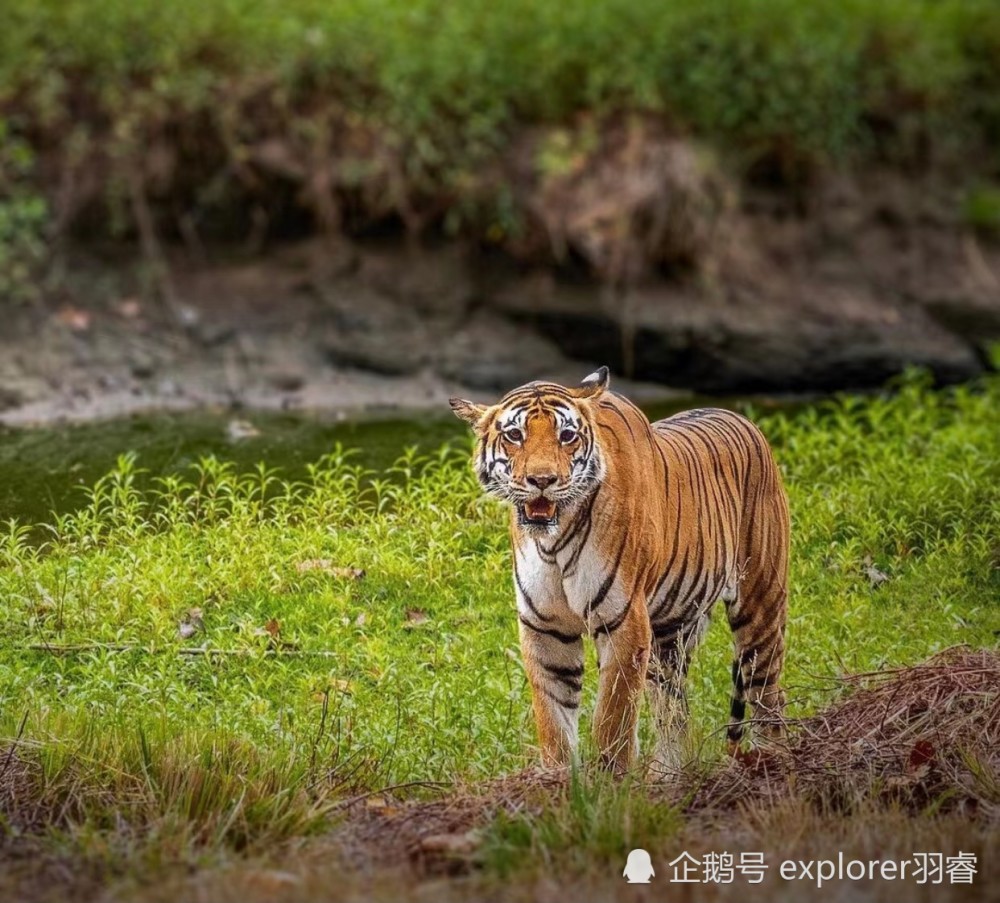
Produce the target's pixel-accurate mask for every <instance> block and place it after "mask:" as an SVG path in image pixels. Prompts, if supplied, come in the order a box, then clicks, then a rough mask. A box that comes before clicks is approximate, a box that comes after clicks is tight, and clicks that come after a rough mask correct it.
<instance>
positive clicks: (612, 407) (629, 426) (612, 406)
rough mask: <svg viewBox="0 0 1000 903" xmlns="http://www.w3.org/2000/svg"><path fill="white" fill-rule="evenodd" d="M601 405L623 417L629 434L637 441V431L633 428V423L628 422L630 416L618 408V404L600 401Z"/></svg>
mask: <svg viewBox="0 0 1000 903" xmlns="http://www.w3.org/2000/svg"><path fill="white" fill-rule="evenodd" d="M599 407H602V408H604V410H606V411H611V412H612V413H613V414H617V415H618V417H619V418H620V419H621V422H622V423H624V424H625V429H627V430H628V434H629V435H630V436H631V437H632V441H633V442H635V432H634V431H633V430H632V424H631V423H629V422H628V417H626V416H625V415H624V414H623V413H622V412H621V411H619V410H618V406H617V405H615V404H612V403H611V402H609V401H602V402H600V405H599Z"/></svg>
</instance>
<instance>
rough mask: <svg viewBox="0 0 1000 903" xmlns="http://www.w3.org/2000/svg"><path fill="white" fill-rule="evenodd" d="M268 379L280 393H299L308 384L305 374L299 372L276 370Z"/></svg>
mask: <svg viewBox="0 0 1000 903" xmlns="http://www.w3.org/2000/svg"><path fill="white" fill-rule="evenodd" d="M267 379H268V382H269V383H270V384H271V385H272V386H274V388H275V389H277V390H278V391H279V392H298V390H299V389H301V388H302V387H303V386H304V385H305V384H306V377H305V374H303V373H300V372H299V371H297V370H275V371H274V372H272V373H270V374H268V377H267Z"/></svg>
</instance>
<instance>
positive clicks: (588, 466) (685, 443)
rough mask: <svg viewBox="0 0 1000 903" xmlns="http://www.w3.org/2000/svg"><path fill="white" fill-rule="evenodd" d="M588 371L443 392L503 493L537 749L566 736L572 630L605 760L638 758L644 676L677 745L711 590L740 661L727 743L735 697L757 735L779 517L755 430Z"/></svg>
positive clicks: (573, 686)
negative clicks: (638, 402)
mask: <svg viewBox="0 0 1000 903" xmlns="http://www.w3.org/2000/svg"><path fill="white" fill-rule="evenodd" d="M606 386H607V372H606V370H603V369H602V370H601V371H599V372H598V373H597V374H594V376H592V377H588V379H587V380H586V381H585V382H584V384H583V385H582V386H581V387H579V388H572V389H570V388H566V387H564V386H558V385H556V384H553V383H531V384H528V385H527V386H523V387H521V388H519V389H515V390H514V391H512V392H510V393H508V394H507V395H506V396H505V397H504V398H503V399H502V400H501V401H500V402H499V403H498V404H497V405H494V406H492V407H481V406H477V405H473V404H472V403H471V402H464V401H460V400H457V399H456V400H453V403H452V407H453V408H454V409H455V411H456V413H457V414H458V416H460V417H462V418H463V419H465V420H467V421H468V422H469V423H470V424H471V425H472V426H473V428H474V430H475V431H476V433H477V435H478V437H479V443H478V447H477V451H476V458H475V466H476V471H477V473H478V475H479V477H480V480H481V482H482V483H483V485H484V487H485V488H486V490H487V491H488V492H490V493H491V494H493V495H496V496H498V497H500V498H503V499H505V500H506V501H508V502H510V503H511V504H512V513H511V540H512V546H513V552H514V578H515V590H516V593H517V601H518V612H519V617H520V620H521V645H522V653H523V656H524V661H525V667H526V670H527V674H528V678H529V682H530V684H531V688H532V698H533V705H534V712H535V720H536V724H537V728H538V737H539V744H540V746H541V750H542V757H543V760H544V761H546V762H548V763H559V762H565V761H567V760H568V759H569V758H570V756H571V755H572V754H573V752H574V750H575V748H576V742H577V737H576V723H577V717H578V709H579V699H580V688H581V682H582V676H583V644H582V641H581V637H582V636H583V634H585V633H589V634H590V635H591V636H592V637H593V638H594V640H595V642H596V644H597V649H598V658H599V665H600V684H599V691H598V701H597V710H596V712H595V717H594V734H595V738H596V741H597V745H598V749H599V750H600V753H601V757H602V760H603V761H604V762H605V763H607V764H608V765H609V766H610V767H612V768H614V769H615V770H622V769H625V768H627V767H629V766H630V765H631V764H632V763H633V762H634V760H635V755H636V745H637V744H636V736H637V732H636V724H637V718H638V711H639V705H640V702H641V694H642V688H643V684H644V683H645V684H647V685H648V687H649V689H650V692H651V702H652V707H653V710H654V715H655V717H656V718H657V721H658V723H659V727H660V732H661V736H662V737H663V740H662V744H661V750H660V756H661V760H662V761H667V760H669V759H670V758H671V756H672V753H673V752H675V747H676V739H677V735H678V734H679V733H680V730H681V728H682V725H683V722H684V719H685V714H686V703H685V700H684V683H685V676H686V672H687V667H688V664H689V661H690V656H691V652H692V651H693V649H694V648H695V646H696V645H697V643H698V641H699V640H700V638H701V636H702V634H703V632H704V630H705V628H706V626H707V623H708V616H709V613H710V611H711V608H712V606H713V605H714V603H715V602H716V601H718V600H719V599H720V598H723V599H724V600H725V603H726V612H727V615H728V618H729V623H730V627H731V628H732V631H733V636H734V642H735V647H736V658H735V662H734V665H733V680H734V694H733V701H732V707H731V723H730V727H729V739H730V742H731V743H732V744H734V745H735V744H738V743H739V741H740V738H741V736H742V725H743V716H744V713H745V703H746V702H747V701H749V702H750V703H751V704H752V705H753V707H754V721H755V722H756V723H757V725H758V726H759V727H760V729H762V730H763V731H765V732H771V731H773V730H776V729H778V728H779V727H780V722H781V716H782V710H783V706H784V695H783V693H782V691H781V689H780V675H781V669H782V665H783V661H784V631H785V620H786V608H787V575H788V536H789V522H788V509H787V503H786V498H785V493H784V490H783V488H782V484H781V477H780V474H779V472H778V468H777V466H776V464H775V462H774V459H773V457H772V456H771V453H770V450H769V448H768V445H767V442H766V440H765V439H764V437H763V436H762V435H761V433H760V431H759V430H758V429H757V428H756V427H755V426H754V425H753V424H752V423H750V422H749V421H748V420H746V419H745V418H743V417H740V416H739V415H737V414H734V413H732V412H729V411H722V410H715V409H706V410H699V411H689V412H686V413H683V414H678V415H676V416H674V417H670V418H667V419H666V420H661V421H658V422H657V423H654V424H651V423H650V422H649V420H648V419H647V418H646V416H645V415H644V414H643V413H642V412H641V411H640V410H639V409H638V408H636V407H635V405H633V404H632V403H631V402H629V401H628V400H626V399H624V398H622V397H620V396H617V395H614V394H613V393H611V392H608V391H606Z"/></svg>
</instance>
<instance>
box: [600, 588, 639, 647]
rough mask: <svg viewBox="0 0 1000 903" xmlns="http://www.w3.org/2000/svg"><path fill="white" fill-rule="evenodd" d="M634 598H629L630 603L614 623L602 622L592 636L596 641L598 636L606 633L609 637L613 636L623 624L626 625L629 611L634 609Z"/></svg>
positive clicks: (626, 604) (627, 603)
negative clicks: (602, 632)
mask: <svg viewBox="0 0 1000 903" xmlns="http://www.w3.org/2000/svg"><path fill="white" fill-rule="evenodd" d="M634 599H635V597H634V596H629V597H628V602H626V603H625V608H624V609H622V611H621V613H620V614H619V615H618V617H616V618H615V619H614V620H612V621H602V622H601V625H600V626H599V627H595V628H594V630H593V632H592V633H591V636H592V637H594V638H595V639H596V638H597V634H599V633H600V632H601V631H604V633H606V634H607V635H608V636H611V634H613V633H614V632H615V631H616V630H617V629H618V628H619V627H621V626H622V624H624V623H625V619H626V618H627V617H628V613H629V610H630V609H631V608H632V602H633V601H634Z"/></svg>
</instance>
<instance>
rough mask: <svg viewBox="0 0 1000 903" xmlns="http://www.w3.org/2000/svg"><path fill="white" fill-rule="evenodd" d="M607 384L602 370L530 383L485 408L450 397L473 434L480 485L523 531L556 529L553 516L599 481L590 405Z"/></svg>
mask: <svg viewBox="0 0 1000 903" xmlns="http://www.w3.org/2000/svg"><path fill="white" fill-rule="evenodd" d="M607 387H608V368H607V367H601V368H600V369H599V370H598V371H597V372H596V373H592V374H591V375H590V376H588V377H587V378H586V379H585V380H584V381H583V382H582V383H581V384H580V385H579V386H578V387H575V388H567V387H565V386H560V385H557V384H556V383H545V382H533V383H528V384H527V385H525V386H521V387H520V388H518V389H514V390H513V391H512V392H508V393H507V394H506V395H505V396H504V397H503V398H501V399H500V401H499V402H497V403H496V404H495V405H492V406H484V405H478V404H473V403H472V402H471V401H466V400H465V399H462V398H452V399H451V400H450V404H451V409H452V410H453V411H454V412H455V415H456V416H457V417H460V418H461V419H462V420H464V421H465V422H466V423H468V424H469V425H470V426H471V427H472V429H473V431H474V432H475V434H476V436H477V439H478V441H477V443H476V451H475V461H474V466H475V469H476V475H477V476H478V477H479V482H480V483H481V484H482V485H483V488H484V489H485V490H486V492H487V493H489V494H490V495H492V496H495V497H496V498H499V499H501V500H503V501H505V502H509V503H510V504H512V505H513V506H514V507H515V510H516V512H517V521H518V524H519V525H520V526H521V527H522V528H524V529H526V530H529V531H532V532H538V533H554V532H556V530H557V529H558V527H559V521H560V517H561V516H563V515H564V514H566V513H567V512H569V511H571V510H573V508H574V507H575V506H576V505H578V504H579V503H580V502H581V501H582V500H583V499H585V498H587V497H588V496H589V495H590V494H591V493H592V492H593V491H594V490H595V489H596V488H597V486H598V484H599V483H600V482H601V480H602V479H604V473H605V466H604V458H603V456H602V453H601V447H600V444H599V442H598V441H597V429H596V416H595V412H594V410H593V408H592V405H593V404H594V402H595V401H596V400H597V399H598V398H600V396H601V395H602V394H603V393H604V391H605V390H606V389H607Z"/></svg>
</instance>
